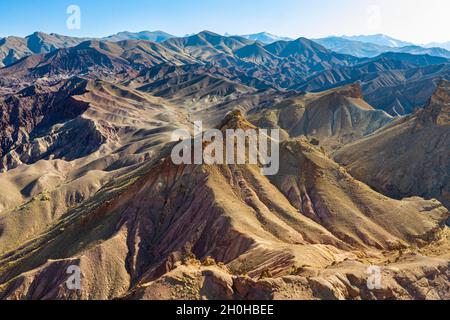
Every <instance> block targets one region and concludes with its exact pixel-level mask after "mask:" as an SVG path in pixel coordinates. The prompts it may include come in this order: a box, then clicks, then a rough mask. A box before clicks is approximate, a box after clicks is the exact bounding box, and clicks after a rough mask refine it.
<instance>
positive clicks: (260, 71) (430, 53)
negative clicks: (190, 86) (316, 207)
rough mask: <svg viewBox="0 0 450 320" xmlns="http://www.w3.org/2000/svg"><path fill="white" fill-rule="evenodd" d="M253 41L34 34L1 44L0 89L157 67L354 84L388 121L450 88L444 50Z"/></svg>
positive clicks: (288, 82)
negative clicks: (20, 81) (443, 82)
mask: <svg viewBox="0 0 450 320" xmlns="http://www.w3.org/2000/svg"><path fill="white" fill-rule="evenodd" d="M263 35H264V36H267V34H263ZM259 36H261V34H260V35H259ZM248 38H253V39H248ZM256 38H258V36H257V35H255V36H254V37H253V36H247V37H241V36H228V37H227V36H222V35H219V34H216V33H213V32H210V31H203V32H201V33H199V34H195V35H192V36H189V37H182V38H177V37H172V36H171V35H169V34H167V33H164V32H161V31H156V32H139V33H130V32H123V33H119V34H116V35H114V36H110V37H107V38H104V39H100V40H96V39H83V38H71V37H65V36H60V35H56V34H50V35H48V34H45V33H34V34H33V35H31V36H28V37H26V38H15V37H9V38H5V39H3V40H2V41H1V42H0V43H1V45H0V54H2V55H3V56H1V55H0V59H1V58H2V57H3V59H2V61H3V63H4V64H6V65H8V67H6V68H3V69H1V70H0V76H1V77H2V78H3V79H2V80H1V81H2V82H4V83H5V82H12V81H14V80H13V78H14V77H17V76H19V75H20V76H21V77H24V78H27V79H30V81H31V80H32V79H34V80H35V79H38V78H41V77H50V76H52V75H54V74H60V75H80V74H83V75H90V76H92V77H93V78H101V79H109V78H110V77H113V78H114V79H117V78H121V79H122V80H123V81H132V79H130V77H135V76H138V75H139V74H140V73H141V72H144V70H146V69H148V68H154V67H156V66H158V65H159V64H166V63H170V64H173V65H177V66H181V65H195V66H197V67H194V68H191V69H196V68H198V66H202V65H203V66H205V65H206V69H210V70H211V71H210V73H211V74H214V75H215V76H217V75H221V76H222V77H225V78H226V79H228V80H232V81H233V82H235V83H236V84H235V85H245V86H250V87H253V88H256V89H267V88H276V89H278V90H299V91H320V90H324V89H330V88H334V87H338V86H342V85H347V84H350V83H353V82H357V81H359V82H361V84H362V91H363V94H364V96H365V97H366V99H367V101H368V102H369V103H371V104H372V105H373V106H375V107H376V108H379V109H382V110H385V111H386V112H388V113H390V114H391V115H404V114H409V113H411V112H412V111H413V110H414V109H415V108H416V107H423V106H425V105H426V103H427V100H428V99H429V97H430V96H431V94H432V93H433V91H434V90H435V89H436V86H437V84H438V82H439V80H440V79H447V80H450V73H449V61H450V60H449V59H448V58H449V57H450V53H449V52H448V51H446V50H444V49H438V48H422V47H412V46H409V47H401V48H392V47H382V46H381V45H378V44H365V43H362V42H358V41H354V40H347V39H343V38H326V39H322V40H316V42H315V41H311V40H309V39H306V38H299V39H296V40H291V41H288V40H279V41H275V42H272V43H270V44H264V43H263V42H262V41H258V40H254V39H256ZM148 39H153V40H154V41H150V40H148ZM260 39H263V40H264V37H262V38H261V37H260ZM373 39H377V38H373ZM266 40H267V38H266ZM158 42H159V43H158ZM396 43H400V42H396ZM321 44H323V45H321ZM367 57H369V58H367ZM24 58H25V59H24ZM20 59H22V60H20ZM18 60H20V61H18ZM217 67H218V68H219V69H217ZM202 68H205V67H202ZM112 71H113V75H110V74H111V72H112ZM205 71H206V70H203V71H202V72H205ZM206 72H208V71H206Z"/></svg>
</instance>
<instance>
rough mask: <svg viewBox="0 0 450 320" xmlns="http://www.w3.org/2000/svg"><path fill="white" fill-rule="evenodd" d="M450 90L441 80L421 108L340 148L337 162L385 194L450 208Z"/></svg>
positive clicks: (447, 83) (446, 83)
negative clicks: (425, 105)
mask: <svg viewBox="0 0 450 320" xmlns="http://www.w3.org/2000/svg"><path fill="white" fill-rule="evenodd" d="M449 90H450V88H449V82H446V81H443V82H442V83H441V85H440V87H439V88H438V89H437V91H436V92H435V94H434V95H433V96H432V98H431V100H430V103H429V105H428V106H427V107H426V108H425V109H423V110H419V111H417V112H416V113H414V114H412V115H410V116H407V117H405V118H402V119H398V120H397V121H395V122H393V123H392V124H390V125H388V126H386V127H385V128H383V129H382V130H379V131H378V132H376V133H375V134H373V135H371V136H370V137H367V138H365V139H362V140H361V141H357V142H355V143H354V144H350V145H348V146H345V147H344V148H342V149H341V150H339V151H338V152H337V153H336V156H335V159H336V161H337V162H339V163H341V164H342V165H343V166H344V167H346V168H347V169H348V170H349V172H350V173H351V174H352V175H353V176H354V177H355V178H357V179H359V180H361V181H364V182H365V183H367V184H368V185H370V186H371V187H373V188H375V189H376V190H378V191H380V192H382V193H383V194H385V195H388V196H390V197H394V198H397V199H400V198H403V197H409V196H421V197H425V198H426V199H432V198H436V199H438V200H439V201H441V202H442V203H444V205H446V206H447V207H449V206H450V184H449V181H450V162H449V159H450V151H449V150H450V120H449V114H450V111H449V106H450V98H449ZM405 164H407V165H405Z"/></svg>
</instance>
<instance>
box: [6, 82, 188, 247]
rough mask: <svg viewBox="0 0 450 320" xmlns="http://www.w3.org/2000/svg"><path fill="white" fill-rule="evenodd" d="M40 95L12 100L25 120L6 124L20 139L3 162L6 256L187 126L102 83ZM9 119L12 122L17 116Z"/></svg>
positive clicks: (149, 101) (172, 112) (69, 85)
mask: <svg viewBox="0 0 450 320" xmlns="http://www.w3.org/2000/svg"><path fill="white" fill-rule="evenodd" d="M44 89H45V91H43V90H44ZM40 90H42V92H40V93H39V94H36V96H31V97H29V96H27V95H25V96H15V97H14V99H13V101H17V103H18V108H17V110H18V113H19V115H20V117H18V119H17V122H13V121H7V122H6V123H11V124H14V126H13V129H14V130H15V131H16V132H18V133H19V134H12V135H11V136H10V137H11V139H12V144H11V146H10V147H9V148H8V149H7V150H5V152H6V153H5V155H4V156H2V158H1V162H0V163H1V166H2V169H9V170H7V171H6V172H3V173H1V174H0V188H1V189H2V190H8V191H7V192H4V193H2V194H1V195H0V230H1V232H0V234H1V235H0V251H1V252H3V251H4V250H6V248H11V246H14V245H15V244H17V243H21V242H23V241H25V239H31V238H33V237H35V236H36V235H37V234H39V233H41V232H42V231H43V230H44V229H45V228H48V226H49V225H50V224H52V222H53V221H54V220H56V219H60V218H61V217H62V216H63V215H64V214H65V213H66V212H67V211H68V210H69V208H73V207H74V206H77V205H78V204H80V203H81V202H84V201H86V200H87V199H89V198H90V197H91V196H92V195H93V194H95V193H96V192H97V191H98V190H99V189H100V188H101V187H102V186H103V185H104V184H105V183H107V182H109V181H110V180H112V179H114V178H115V177H117V176H120V175H123V174H124V173H125V172H128V171H131V170H133V169H134V168H135V167H136V166H138V165H140V164H142V163H143V162H145V161H148V160H149V159H151V158H153V157H155V154H158V152H159V149H160V148H161V146H162V145H163V144H165V143H167V142H168V141H170V138H171V133H172V132H173V130H175V129H178V128H183V127H187V125H188V124H189V123H188V121H187V120H186V117H185V116H184V115H183V112H182V111H181V110H176V107H175V106H174V105H172V104H170V103H169V102H167V101H165V100H163V99H161V98H155V97H153V96H151V95H148V94H145V93H143V92H139V91H135V90H131V89H129V88H126V87H123V86H120V85H115V84H111V83H107V82H103V81H99V80H97V81H93V80H85V79H71V80H69V81H63V83H62V84H58V85H57V86H55V87H49V88H40ZM51 90H53V92H52V91H51ZM46 100H48V101H49V102H54V103H50V104H46ZM9 106H10V107H12V108H13V109H14V105H9V104H7V107H9ZM30 106H32V107H30ZM76 107H79V108H76ZM5 114H6V115H8V114H9V115H10V116H11V119H15V118H14V117H15V116H14V112H12V113H5ZM5 120H6V119H5ZM38 120H39V122H38ZM8 128H9V127H8ZM8 130H9V131H11V130H10V129H8ZM2 132H3V131H2ZM18 137H20V138H21V140H16V138H18ZM6 141H8V140H6ZM30 214H32V215H33V219H29V217H30Z"/></svg>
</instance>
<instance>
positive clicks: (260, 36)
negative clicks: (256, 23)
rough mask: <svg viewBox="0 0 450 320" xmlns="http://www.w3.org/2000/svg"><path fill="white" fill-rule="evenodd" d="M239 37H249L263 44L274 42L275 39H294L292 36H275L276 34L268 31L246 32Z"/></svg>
mask: <svg viewBox="0 0 450 320" xmlns="http://www.w3.org/2000/svg"><path fill="white" fill-rule="evenodd" d="M241 37H243V38H246V39H249V40H254V41H260V42H262V43H265V44H270V43H274V42H277V41H292V40H294V39H292V38H287V37H280V36H277V35H274V34H271V33H268V32H261V33H256V34H248V35H243V36H241Z"/></svg>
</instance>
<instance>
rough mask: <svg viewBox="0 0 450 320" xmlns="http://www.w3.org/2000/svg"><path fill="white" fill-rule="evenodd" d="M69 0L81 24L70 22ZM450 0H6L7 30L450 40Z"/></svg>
mask: <svg viewBox="0 0 450 320" xmlns="http://www.w3.org/2000/svg"><path fill="white" fill-rule="evenodd" d="M69 5H78V6H79V8H80V9H81V28H80V29H78V30H69V29H68V28H67V24H66V21H67V19H68V17H69V14H67V12H66V11H67V8H68V7H69ZM449 13H450V0H307V1H306V0H0V14H1V15H0V17H1V18H0V37H2V36H7V35H18V36H25V35H28V34H30V33H32V32H34V31H43V32H47V33H50V32H54V33H60V34H66V35H71V36H92V37H94V36H95V37H98V36H105V35H110V34H113V33H117V32H119V31H124V30H128V31H142V30H164V31H166V32H168V33H171V34H174V35H179V36H183V35H186V34H191V33H196V32H199V31H202V30H210V31H214V32H217V33H221V34H223V33H230V34H249V33H256V32H261V31H267V32H271V33H274V34H277V35H281V36H289V37H292V38H297V37H300V36H304V37H308V38H317V37H323V36H328V35H344V34H345V35H359V34H375V33H384V34H387V35H390V36H392V37H395V38H399V39H401V40H405V41H410V42H414V43H428V42H433V41H437V42H444V41H450V15H449Z"/></svg>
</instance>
